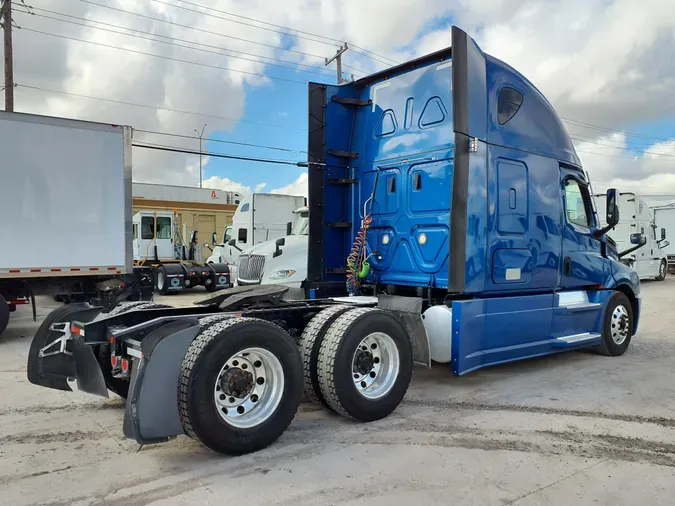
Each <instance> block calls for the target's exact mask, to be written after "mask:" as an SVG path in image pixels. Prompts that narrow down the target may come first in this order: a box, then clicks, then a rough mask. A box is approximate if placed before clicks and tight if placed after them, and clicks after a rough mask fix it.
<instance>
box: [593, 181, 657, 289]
mask: <svg viewBox="0 0 675 506" xmlns="http://www.w3.org/2000/svg"><path fill="white" fill-rule="evenodd" d="M594 198H595V201H596V208H597V212H598V218H599V219H600V221H601V223H602V224H603V226H604V224H605V223H606V219H605V207H606V205H607V204H606V196H605V195H602V194H601V195H595V196H594ZM618 203H619V223H617V224H616V225H615V226H614V227H613V228H612V229H611V230H610V231H609V232H608V234H607V235H609V237H611V238H612V239H613V240H614V242H616V244H617V249H618V250H619V251H622V250H625V249H627V248H629V247H630V246H631V243H630V236H631V234H635V233H641V234H644V236H645V238H646V241H647V242H646V243H645V244H644V246H642V247H641V248H639V249H637V250H636V251H634V252H633V253H631V254H629V255H627V256H625V257H623V258H622V259H621V261H622V262H624V263H625V264H627V265H629V266H630V267H632V268H633V269H635V271H636V272H637V273H638V276H639V277H640V279H648V278H654V279H656V280H657V281H663V280H664V279H665V278H666V273H667V260H666V254H665V251H664V249H665V248H666V247H667V246H668V245H669V241H666V233H667V232H666V229H665V228H663V227H662V228H661V230H660V232H659V233H658V234H657V228H658V227H657V224H656V221H655V219H654V216H653V214H652V212H651V211H650V208H649V205H648V203H647V201H646V200H645V199H644V198H642V197H641V196H640V195H639V194H636V193H633V192H621V193H619V202H618ZM657 237H658V238H657Z"/></svg>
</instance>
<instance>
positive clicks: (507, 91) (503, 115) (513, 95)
mask: <svg viewBox="0 0 675 506" xmlns="http://www.w3.org/2000/svg"><path fill="white" fill-rule="evenodd" d="M522 104H523V94H522V93H520V92H519V91H517V90H514V89H513V88H509V87H506V88H502V89H501V90H500V91H499V97H498V98H497V120H498V121H499V124H500V125H504V124H505V123H507V122H509V121H510V120H511V118H513V117H514V116H515V115H516V113H517V112H518V109H520V106H521V105H522Z"/></svg>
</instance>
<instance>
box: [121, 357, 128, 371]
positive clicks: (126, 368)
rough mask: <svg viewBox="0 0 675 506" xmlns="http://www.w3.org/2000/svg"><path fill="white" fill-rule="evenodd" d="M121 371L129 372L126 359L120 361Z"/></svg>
mask: <svg viewBox="0 0 675 506" xmlns="http://www.w3.org/2000/svg"><path fill="white" fill-rule="evenodd" d="M122 371H123V372H129V361H128V360H127V359H126V358H123V359H122Z"/></svg>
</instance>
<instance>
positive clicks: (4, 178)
mask: <svg viewBox="0 0 675 506" xmlns="http://www.w3.org/2000/svg"><path fill="white" fill-rule="evenodd" d="M131 140H132V129H131V127H128V126H120V125H110V124H103V123H93V122H89V121H79V120H71V119H64V118H56V117H48V116H38V115H33V114H23V113H10V112H0V152H2V155H3V157H2V162H0V181H1V183H0V216H2V220H0V238H2V239H1V240H2V248H1V249H0V334H1V333H2V332H3V331H4V330H5V328H6V327H7V324H8V322H9V315H10V312H12V311H14V310H16V307H17V306H18V305H21V304H29V303H31V302H33V316H34V317H35V304H34V296H35V295H55V296H65V297H70V296H72V297H73V298H81V299H82V300H91V299H93V298H96V299H98V300H99V301H100V304H101V305H103V306H104V307H105V306H109V307H113V306H114V305H116V304H117V302H119V300H122V299H127V298H129V299H144V300H145V299H151V298H152V285H153V280H152V271H151V270H148V269H143V268H134V262H133V252H132V225H131V221H132V217H131V212H132V196H131Z"/></svg>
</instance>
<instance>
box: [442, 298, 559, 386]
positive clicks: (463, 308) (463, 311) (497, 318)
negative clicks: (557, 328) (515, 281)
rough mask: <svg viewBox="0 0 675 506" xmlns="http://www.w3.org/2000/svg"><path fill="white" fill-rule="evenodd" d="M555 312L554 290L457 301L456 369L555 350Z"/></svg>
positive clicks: (454, 316) (454, 308)
mask: <svg viewBox="0 0 675 506" xmlns="http://www.w3.org/2000/svg"><path fill="white" fill-rule="evenodd" d="M552 315H553V294H544V295H531V296H525V297H501V298H494V299H474V300H466V301H454V302H453V303H452V320H453V324H452V348H451V355H452V361H451V367H452V372H453V373H454V374H456V375H462V374H466V373H468V372H470V371H473V370H475V369H479V368H481V367H485V366H489V365H495V364H500V363H504V362H511V361H514V360H520V359H523V358H528V357H535V356H538V355H546V354H548V353H552V352H553V351H554V349H553V346H552V343H553V341H554V339H553V338H552V337H551V322H552ZM524 321H526V322H527V325H523V322H524Z"/></svg>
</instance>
